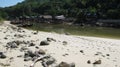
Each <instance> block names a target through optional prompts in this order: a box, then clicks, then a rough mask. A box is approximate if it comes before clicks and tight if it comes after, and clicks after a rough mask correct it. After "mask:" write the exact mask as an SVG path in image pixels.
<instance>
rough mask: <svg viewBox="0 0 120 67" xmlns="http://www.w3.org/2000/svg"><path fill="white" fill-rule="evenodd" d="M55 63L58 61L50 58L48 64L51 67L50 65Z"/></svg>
mask: <svg viewBox="0 0 120 67" xmlns="http://www.w3.org/2000/svg"><path fill="white" fill-rule="evenodd" d="M55 61H56V60H55V59H54V58H49V59H47V61H46V64H47V65H48V66H49V65H51V64H53V63H54V62H55Z"/></svg>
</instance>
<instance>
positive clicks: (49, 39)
mask: <svg viewBox="0 0 120 67" xmlns="http://www.w3.org/2000/svg"><path fill="white" fill-rule="evenodd" d="M47 41H49V42H51V41H54V42H56V40H55V39H53V38H49V37H47Z"/></svg>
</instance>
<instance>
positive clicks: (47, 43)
mask: <svg viewBox="0 0 120 67" xmlns="http://www.w3.org/2000/svg"><path fill="white" fill-rule="evenodd" d="M45 45H49V42H48V41H46V40H45V41H41V42H40V46H45Z"/></svg>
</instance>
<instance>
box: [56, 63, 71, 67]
mask: <svg viewBox="0 0 120 67" xmlns="http://www.w3.org/2000/svg"><path fill="white" fill-rule="evenodd" d="M58 67H70V65H69V64H68V63H66V62H61V63H60V64H59V65H58Z"/></svg>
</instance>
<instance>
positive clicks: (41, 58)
mask: <svg viewBox="0 0 120 67" xmlns="http://www.w3.org/2000/svg"><path fill="white" fill-rule="evenodd" d="M49 57H50V56H49V55H44V56H40V57H38V58H37V59H36V60H35V61H34V62H33V63H32V64H31V65H30V67H34V66H35V63H37V62H38V61H40V60H43V59H45V58H49ZM43 65H44V66H46V67H47V64H45V63H44V64H43Z"/></svg>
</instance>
